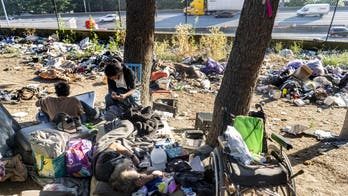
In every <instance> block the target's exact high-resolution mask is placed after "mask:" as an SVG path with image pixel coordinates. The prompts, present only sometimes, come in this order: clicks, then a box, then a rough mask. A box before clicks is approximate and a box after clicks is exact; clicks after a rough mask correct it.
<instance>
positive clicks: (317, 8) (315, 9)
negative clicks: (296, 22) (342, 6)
mask: <svg viewBox="0 0 348 196" xmlns="http://www.w3.org/2000/svg"><path fill="white" fill-rule="evenodd" d="M329 11H330V4H327V3H322V4H307V5H305V6H303V7H302V8H301V9H299V10H297V12H296V13H297V16H307V15H318V16H320V17H322V16H323V15H324V14H328V13H329Z"/></svg>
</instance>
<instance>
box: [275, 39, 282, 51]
mask: <svg viewBox="0 0 348 196" xmlns="http://www.w3.org/2000/svg"><path fill="white" fill-rule="evenodd" d="M274 49H275V51H276V52H277V53H278V52H279V51H281V50H282V49H283V43H282V42H277V43H276V44H275V46H274Z"/></svg>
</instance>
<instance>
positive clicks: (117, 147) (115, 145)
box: [110, 142, 132, 156]
mask: <svg viewBox="0 0 348 196" xmlns="http://www.w3.org/2000/svg"><path fill="white" fill-rule="evenodd" d="M110 148H112V149H114V150H115V151H116V152H118V153H121V154H123V155H126V156H130V155H131V154H132V152H131V151H130V150H128V149H127V148H126V147H125V146H123V145H122V144H119V143H116V142H114V143H112V144H111V145H110Z"/></svg>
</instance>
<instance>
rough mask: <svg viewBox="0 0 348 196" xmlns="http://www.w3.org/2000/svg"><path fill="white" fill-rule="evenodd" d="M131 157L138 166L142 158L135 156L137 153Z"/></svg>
mask: <svg viewBox="0 0 348 196" xmlns="http://www.w3.org/2000/svg"><path fill="white" fill-rule="evenodd" d="M131 159H132V162H133V164H134V165H135V166H137V167H138V165H139V164H140V160H139V159H138V157H137V156H135V154H133V156H131Z"/></svg>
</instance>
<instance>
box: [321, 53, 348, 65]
mask: <svg viewBox="0 0 348 196" xmlns="http://www.w3.org/2000/svg"><path fill="white" fill-rule="evenodd" d="M323 64H324V65H325V66H326V65H332V66H339V65H344V66H346V67H348V51H345V52H342V53H340V54H332V55H325V56H324V59H323Z"/></svg>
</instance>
